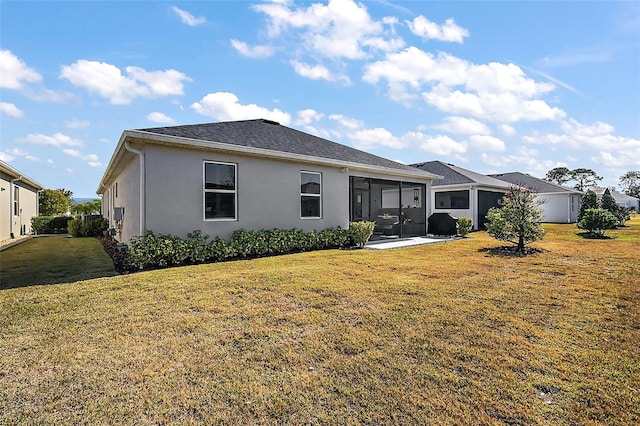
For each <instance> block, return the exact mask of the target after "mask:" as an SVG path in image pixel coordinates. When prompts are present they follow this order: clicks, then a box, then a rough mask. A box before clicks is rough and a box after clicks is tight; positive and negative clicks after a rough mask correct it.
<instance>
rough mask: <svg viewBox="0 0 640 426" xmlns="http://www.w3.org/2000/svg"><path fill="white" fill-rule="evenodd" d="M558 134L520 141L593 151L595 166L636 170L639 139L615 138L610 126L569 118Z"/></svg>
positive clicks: (537, 134)
mask: <svg viewBox="0 0 640 426" xmlns="http://www.w3.org/2000/svg"><path fill="white" fill-rule="evenodd" d="M560 130H561V132H560V133H547V134H539V133H533V134H531V135H528V136H524V137H523V138H522V139H523V141H525V142H527V143H531V144H536V145H547V146H549V145H561V146H562V147H563V148H565V149H568V150H571V151H574V152H577V151H597V152H598V154H597V155H596V156H593V157H592V160H593V161H594V162H595V163H596V164H604V165H605V166H610V167H618V168H623V167H630V168H637V167H640V139H634V138H630V137H624V136H616V135H615V134H614V132H615V128H614V127H613V126H611V125H610V124H607V123H603V122H601V121H597V122H595V123H592V124H583V123H580V122H578V121H577V120H575V119H573V118H569V119H568V120H565V121H563V122H562V123H561V125H560Z"/></svg>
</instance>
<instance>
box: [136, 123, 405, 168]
mask: <svg viewBox="0 0 640 426" xmlns="http://www.w3.org/2000/svg"><path fill="white" fill-rule="evenodd" d="M137 130H138V131H141V132H148V133H156V134H160V135H168V136H176V137H181V138H187V139H195V140H199V141H208V142H217V143H224V144H230V145H238V146H244V147H250V148H259V149H266V150H271V151H278V152H285V153H292V154H300V155H309V156H313V157H319V158H324V159H330V160H341V161H347V162H352V163H359V164H366V165H370V166H378V167H386V168H391V169H397V170H404V171H415V169H414V168H412V167H410V166H407V165H404V164H401V163H398V162H396V161H392V160H388V159H386V158H383V157H379V156H377V155H373V154H369V153H367V152H364V151H360V150H357V149H355V148H351V147H348V146H346V145H342V144H339V143H336V142H332V141H330V140H327V139H323V138H320V137H318V136H314V135H310V134H308V133H305V132H301V131H299V130H296V129H292V128H290V127H286V126H283V125H280V124H279V123H276V122H275V121H270V120H264V119H257V120H244V121H226V122H218V123H205V124H191V125H184V126H170V127H153V128H148V129H137Z"/></svg>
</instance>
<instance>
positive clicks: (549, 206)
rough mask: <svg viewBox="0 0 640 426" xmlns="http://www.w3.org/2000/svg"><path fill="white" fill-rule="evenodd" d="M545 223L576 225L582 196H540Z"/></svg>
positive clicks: (538, 197)
mask: <svg viewBox="0 0 640 426" xmlns="http://www.w3.org/2000/svg"><path fill="white" fill-rule="evenodd" d="M536 198H537V199H538V200H540V201H542V203H543V204H541V205H540V208H541V209H542V216H543V222H549V223H575V222H576V221H577V220H578V211H579V209H580V196H578V195H574V194H540V195H538V196H537V197H536Z"/></svg>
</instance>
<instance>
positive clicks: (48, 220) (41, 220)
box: [31, 216, 73, 235]
mask: <svg viewBox="0 0 640 426" xmlns="http://www.w3.org/2000/svg"><path fill="white" fill-rule="evenodd" d="M72 219H73V218H71V217H68V216H36V217H32V218H31V229H32V230H33V232H34V233H35V234H37V235H38V234H39V235H42V234H66V233H67V232H68V228H69V225H68V223H69V222H70V221H71V220H72Z"/></svg>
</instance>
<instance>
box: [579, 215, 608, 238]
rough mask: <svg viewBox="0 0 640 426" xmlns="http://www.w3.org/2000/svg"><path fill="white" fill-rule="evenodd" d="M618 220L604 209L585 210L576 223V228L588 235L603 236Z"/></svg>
mask: <svg viewBox="0 0 640 426" xmlns="http://www.w3.org/2000/svg"><path fill="white" fill-rule="evenodd" d="M617 222H618V219H616V217H615V216H614V215H613V214H611V212H609V211H608V210H605V209H587V210H585V212H584V214H583V215H582V220H580V222H578V228H580V229H584V230H586V231H587V232H589V233H590V234H593V235H596V236H600V237H602V236H604V233H605V231H606V230H607V229H611V228H614V227H615V226H616V223H617Z"/></svg>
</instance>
